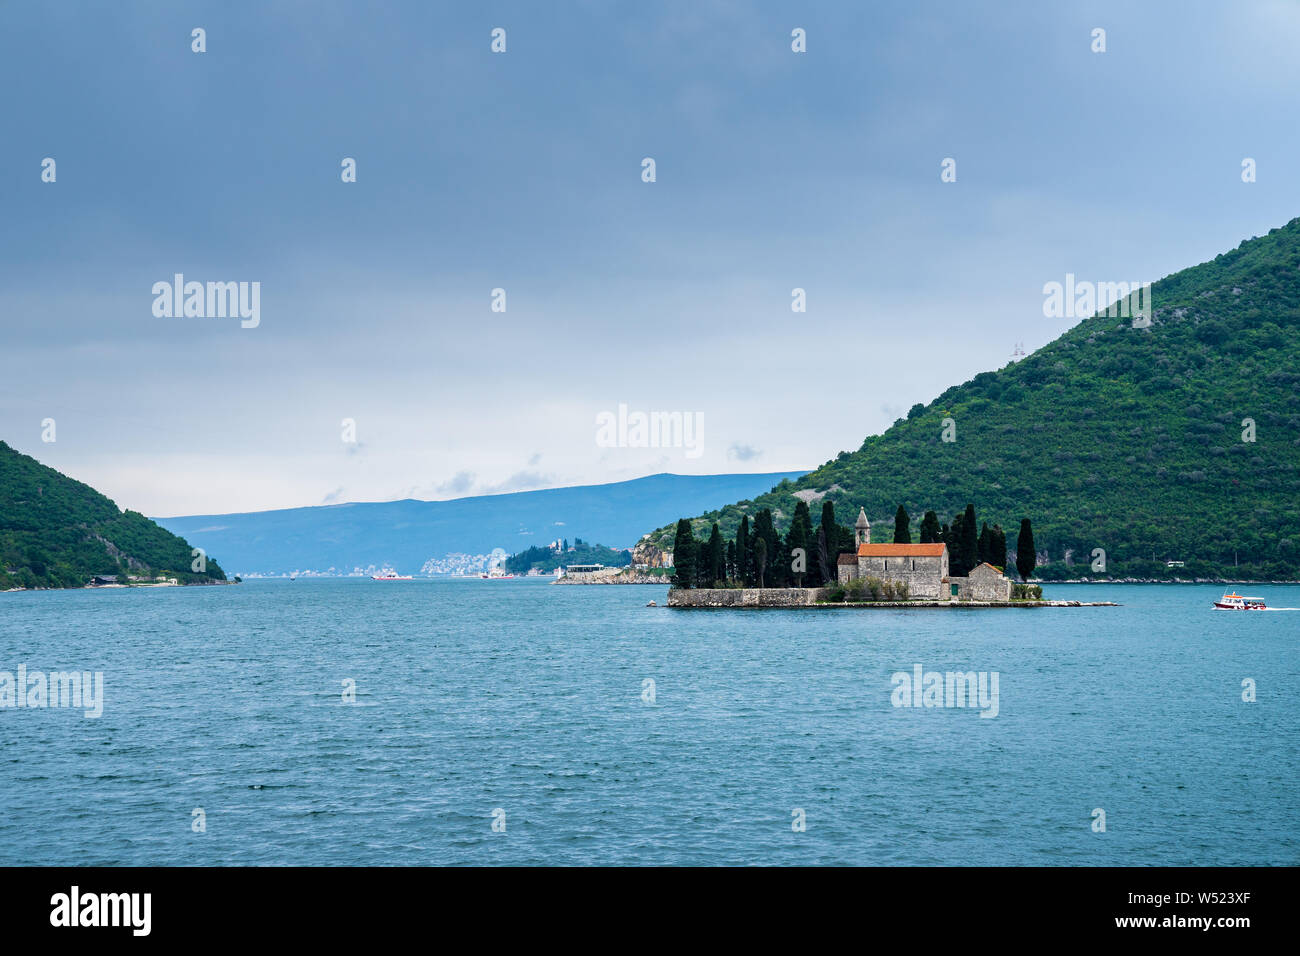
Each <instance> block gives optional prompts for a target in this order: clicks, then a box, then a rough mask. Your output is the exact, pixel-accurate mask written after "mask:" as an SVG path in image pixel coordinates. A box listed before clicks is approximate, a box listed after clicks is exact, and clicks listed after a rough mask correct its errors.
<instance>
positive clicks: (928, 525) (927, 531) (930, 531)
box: [921, 511, 943, 544]
mask: <svg viewBox="0 0 1300 956" xmlns="http://www.w3.org/2000/svg"><path fill="white" fill-rule="evenodd" d="M942 535H943V531H942V530H941V529H940V527H939V516H938V515H937V514H935V513H934V512H933V511H927V512H926V513H925V517H924V518H922V519H921V543H922V544H938V543H939V542H941V541H942V540H943V537H942Z"/></svg>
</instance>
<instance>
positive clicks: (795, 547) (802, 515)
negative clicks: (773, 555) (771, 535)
mask: <svg viewBox="0 0 1300 956" xmlns="http://www.w3.org/2000/svg"><path fill="white" fill-rule="evenodd" d="M811 530H812V515H810V514H809V513H808V503H807V502H806V501H800V502H799V503H798V504H797V505H795V506H794V517H793V518H792V519H790V530H789V532H788V533H787V534H786V536H785V545H786V548H785V549H786V551H787V552H788V553H789V555H790V557H791V567H790V575H791V577H792V578H794V586H795V587H797V588H798V587H803V579H804V576H805V575H806V574H807V568H808V567H809V565H811V564H812V563H813V561H812V558H811V556H810V555H809V554H808V545H809V544H810V543H811V542H809V540H808V537H809V535H808V532H809V531H811ZM800 550H802V551H803V561H802V563H803V567H804V569H805V570H803V571H796V570H795V569H794V564H793V562H794V561H797V560H799V556H798V554H797V552H798V551H800Z"/></svg>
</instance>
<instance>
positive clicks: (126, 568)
mask: <svg viewBox="0 0 1300 956" xmlns="http://www.w3.org/2000/svg"><path fill="white" fill-rule="evenodd" d="M204 560H205V561H206V570H205V571H203V572H195V571H193V570H192V568H193V561H194V558H193V556H192V551H191V548H190V545H189V544H188V543H186V541H185V540H184V539H182V538H178V537H177V536H176V535H174V534H172V533H171V532H169V531H166V530H164V529H163V528H161V527H159V526H158V525H157V524H155V523H154V522H152V521H150V520H149V519H148V518H146V517H145V516H144V515H142V514H140V513H139V512H138V511H121V510H119V509H118V507H117V505H116V504H114V503H113V502H112V501H111V500H110V499H109V498H107V497H105V496H104V495H102V494H100V493H99V492H98V491H96V490H95V489H94V488H92V487H90V486H89V485H87V484H83V483H82V482H80V481H77V480H75V479H73V478H69V477H68V476H67V475H64V474H62V473H60V472H58V471H55V470H54V469H53V468H50V467H48V466H46V465H42V464H41V463H40V462H39V461H37V460H36V459H35V458H32V457H31V456H29V455H24V454H22V453H21V452H19V451H17V450H15V449H13V448H11V447H9V445H7V444H5V443H4V442H3V441H0V591H3V590H9V589H10V588H16V587H27V588H37V587H41V588H70V587H82V586H84V585H85V584H86V583H87V582H88V581H89V579H90V578H91V576H93V575H115V576H116V575H122V576H125V575H136V576H140V577H149V576H153V575H159V574H165V575H166V576H167V577H174V578H176V579H177V580H178V581H179V582H181V583H185V584H202V583H209V582H212V581H224V580H225V577H226V576H225V573H224V572H223V571H222V570H221V567H220V566H219V565H218V564H217V563H216V561H214V560H212V559H211V558H205V559H204Z"/></svg>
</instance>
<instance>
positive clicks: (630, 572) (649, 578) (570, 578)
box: [551, 568, 672, 587]
mask: <svg viewBox="0 0 1300 956" xmlns="http://www.w3.org/2000/svg"><path fill="white" fill-rule="evenodd" d="M551 583H552V584H657V585H659V586H660V587H667V586H668V585H669V584H671V583H672V582H671V581H670V580H669V579H668V577H667V576H665V575H662V574H651V573H650V572H649V571H644V570H641V569H639V568H601V569H600V570H599V571H582V572H578V573H574V572H569V573H568V574H566V575H565V576H564V577H562V578H556V579H555V580H554V581H552V582H551Z"/></svg>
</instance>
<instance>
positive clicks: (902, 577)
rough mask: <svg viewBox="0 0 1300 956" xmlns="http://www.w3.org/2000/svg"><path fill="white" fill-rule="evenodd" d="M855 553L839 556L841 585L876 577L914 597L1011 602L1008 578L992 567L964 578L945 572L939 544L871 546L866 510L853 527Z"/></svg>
mask: <svg viewBox="0 0 1300 956" xmlns="http://www.w3.org/2000/svg"><path fill="white" fill-rule="evenodd" d="M853 531H854V540H855V541H856V542H857V545H858V553H857V554H856V555H854V554H841V555H840V557H839V565H838V569H837V570H838V574H839V582H840V584H848V583H849V582H850V581H852V580H855V579H858V578H862V579H865V578H879V579H880V580H882V581H893V582H895V583H896V584H906V585H907V587H908V593H909V595H910V596H911V597H914V598H928V599H930V600H939V601H943V600H953V599H955V600H958V601H1010V600H1011V579H1010V578H1008V577H1006V576H1005V575H1004V574H1003V573H1002V572H1001V571H999V570H998V569H997V568H995V567H994V566H993V565H991V564H987V563H986V564H981V565H980V566H979V567H977V568H975V569H974V570H972V571H971V572H970V574H969V575H968V576H966V577H960V576H958V577H954V576H952V575H950V574H949V573H948V546H947V545H946V544H943V543H942V542H940V543H938V544H872V543H871V522H870V521H868V520H867V511H866V509H865V508H862V509H859V510H858V520H857V522H856V523H855V524H854V525H853Z"/></svg>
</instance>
